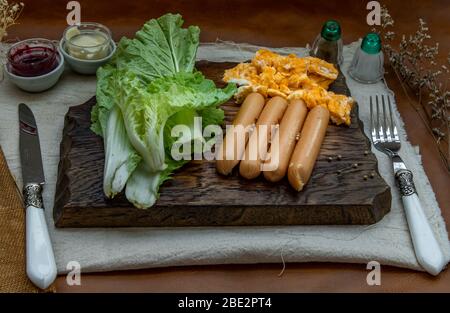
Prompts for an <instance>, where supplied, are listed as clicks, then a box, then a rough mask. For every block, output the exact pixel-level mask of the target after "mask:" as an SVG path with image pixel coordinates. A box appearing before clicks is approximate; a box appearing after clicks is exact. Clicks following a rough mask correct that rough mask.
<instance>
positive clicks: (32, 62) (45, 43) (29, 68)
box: [8, 39, 58, 77]
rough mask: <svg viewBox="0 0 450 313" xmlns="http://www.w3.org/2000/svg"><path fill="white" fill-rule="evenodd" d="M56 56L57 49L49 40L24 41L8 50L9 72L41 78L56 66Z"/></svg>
mask: <svg viewBox="0 0 450 313" xmlns="http://www.w3.org/2000/svg"><path fill="white" fill-rule="evenodd" d="M57 54H58V49H57V48H56V46H55V45H54V44H53V42H51V41H50V40H47V39H28V40H24V41H21V42H18V43H16V44H15V45H13V46H12V47H11V49H9V51H8V62H9V70H10V72H11V73H12V74H15V75H17V76H23V77H36V76H41V75H44V74H47V73H50V72H51V71H52V70H54V69H55V68H56V67H57V66H58V58H57V57H56V56H57Z"/></svg>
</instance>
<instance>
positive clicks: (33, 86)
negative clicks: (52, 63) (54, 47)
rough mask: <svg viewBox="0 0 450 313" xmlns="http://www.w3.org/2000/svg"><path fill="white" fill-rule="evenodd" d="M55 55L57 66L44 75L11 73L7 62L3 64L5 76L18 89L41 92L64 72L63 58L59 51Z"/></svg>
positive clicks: (55, 81)
mask: <svg viewBox="0 0 450 313" xmlns="http://www.w3.org/2000/svg"><path fill="white" fill-rule="evenodd" d="M56 57H57V59H58V66H57V67H55V68H54V69H53V70H52V71H51V72H48V73H47V74H44V75H40V76H34V77H24V76H18V75H15V74H13V73H11V71H10V66H9V65H8V64H5V67H4V72H5V75H6V77H8V79H9V80H10V81H11V82H12V83H14V84H15V85H16V86H17V87H19V88H20V89H22V90H25V91H28V92H41V91H44V90H47V89H50V88H51V87H53V86H54V85H55V84H56V83H57V82H58V80H59V78H60V77H61V74H62V73H63V72H64V58H63V56H62V55H61V52H60V51H59V53H58V54H57V56H56Z"/></svg>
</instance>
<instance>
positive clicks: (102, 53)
mask: <svg viewBox="0 0 450 313" xmlns="http://www.w3.org/2000/svg"><path fill="white" fill-rule="evenodd" d="M111 38H112V37H111V32H110V31H109V29H108V28H107V27H106V26H104V25H101V24H98V23H81V24H80V25H73V26H69V27H68V28H66V30H65V31H64V35H63V38H62V39H61V41H60V50H61V51H62V53H63V55H64V58H65V59H66V61H67V63H68V64H69V65H70V67H71V68H72V69H73V70H74V71H75V72H78V73H80V74H95V73H96V71H97V69H98V68H99V67H100V66H101V65H103V64H105V63H106V62H108V61H109V59H110V58H111V57H112V55H113V54H114V52H115V50H116V45H115V43H114V41H113V40H112V39H111Z"/></svg>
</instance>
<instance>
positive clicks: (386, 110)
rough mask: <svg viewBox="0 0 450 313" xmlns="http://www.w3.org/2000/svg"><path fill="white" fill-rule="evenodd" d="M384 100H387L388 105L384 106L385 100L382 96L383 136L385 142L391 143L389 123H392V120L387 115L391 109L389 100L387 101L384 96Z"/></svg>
mask: <svg viewBox="0 0 450 313" xmlns="http://www.w3.org/2000/svg"><path fill="white" fill-rule="evenodd" d="M386 98H387V99H388V100H387V101H388V104H386V101H385V99H384V95H382V102H383V120H384V134H385V136H386V141H388V142H389V141H392V140H393V138H392V137H391V129H392V128H391V123H392V120H391V118H390V117H391V116H390V115H389V114H388V113H389V112H390V111H391V110H390V109H391V108H390V106H389V103H390V100H389V96H386ZM386 106H388V107H386Z"/></svg>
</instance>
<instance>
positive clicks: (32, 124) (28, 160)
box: [19, 103, 45, 186]
mask: <svg viewBox="0 0 450 313" xmlns="http://www.w3.org/2000/svg"><path fill="white" fill-rule="evenodd" d="M19 127H20V135H19V150H20V162H21V165H22V180H23V184H24V186H25V185H26V184H29V183H37V184H44V182H45V177H44V169H43V167H42V155H41V146H40V144H39V133H38V129H37V126H36V120H35V119H34V115H33V112H31V110H30V108H29V107H28V106H27V105H26V104H24V103H21V104H19Z"/></svg>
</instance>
